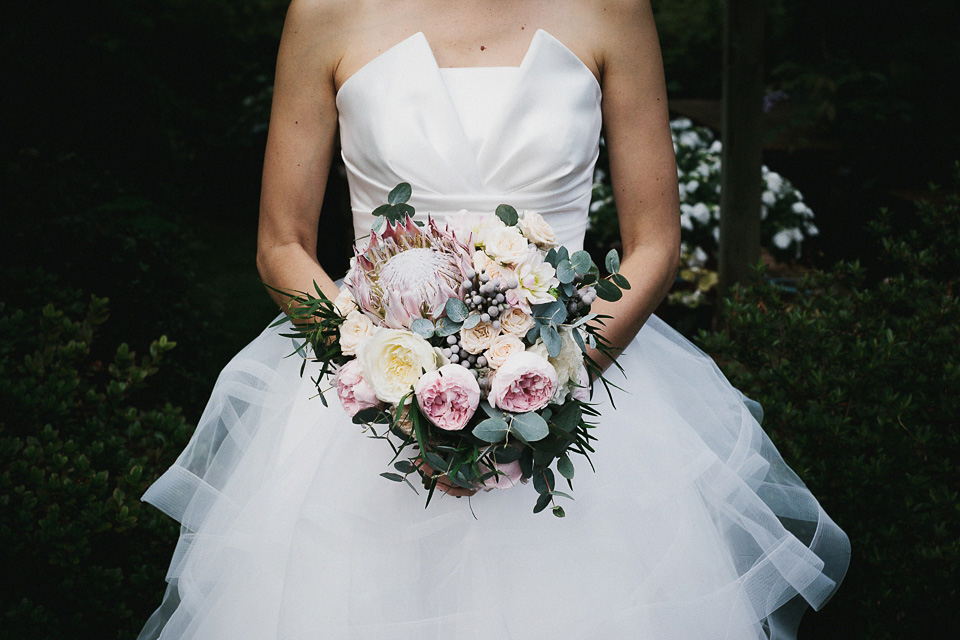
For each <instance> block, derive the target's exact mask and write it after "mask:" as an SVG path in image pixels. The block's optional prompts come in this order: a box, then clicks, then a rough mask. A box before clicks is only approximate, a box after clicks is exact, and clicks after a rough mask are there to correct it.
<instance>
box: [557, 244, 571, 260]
mask: <svg viewBox="0 0 960 640" xmlns="http://www.w3.org/2000/svg"><path fill="white" fill-rule="evenodd" d="M557 257H558V258H560V260H561V261H564V260H569V259H570V251H568V250H567V248H566V247H559V248H557Z"/></svg>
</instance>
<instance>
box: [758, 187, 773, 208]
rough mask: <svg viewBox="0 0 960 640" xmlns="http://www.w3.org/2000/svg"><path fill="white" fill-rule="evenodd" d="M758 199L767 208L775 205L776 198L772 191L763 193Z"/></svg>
mask: <svg viewBox="0 0 960 640" xmlns="http://www.w3.org/2000/svg"><path fill="white" fill-rule="evenodd" d="M760 199H761V200H763V204H765V205H767V206H768V207H772V206H773V205H775V204H777V196H776V195H775V194H774V193H773V191H770V190H766V191H764V192H763V195H762V196H760Z"/></svg>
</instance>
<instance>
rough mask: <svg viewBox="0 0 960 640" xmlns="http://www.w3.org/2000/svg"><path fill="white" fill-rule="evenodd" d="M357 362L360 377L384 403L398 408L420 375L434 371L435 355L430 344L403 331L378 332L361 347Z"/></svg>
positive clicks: (387, 330)
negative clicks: (360, 372)
mask: <svg viewBox="0 0 960 640" xmlns="http://www.w3.org/2000/svg"><path fill="white" fill-rule="evenodd" d="M357 360H359V361H360V365H361V366H362V367H363V377H364V379H365V380H366V381H367V383H368V384H369V385H370V386H371V387H372V388H373V392H374V393H376V394H377V397H378V398H380V399H381V400H383V401H384V402H389V403H391V404H398V403H399V402H400V399H401V398H402V397H403V396H404V395H406V394H407V393H409V392H410V390H411V389H412V388H413V385H415V384H416V383H417V380H419V379H420V374H421V372H423V371H434V370H436V369H437V354H436V352H435V351H434V350H433V347H432V346H431V345H430V343H429V342H427V341H426V340H424V339H423V338H421V337H420V336H418V335H416V334H415V333H410V332H409V331H404V330H402V329H380V330H379V331H377V332H376V333H374V334H373V336H371V337H370V338H368V339H367V340H364V341H363V342H362V343H360V347H359V349H358V350H357Z"/></svg>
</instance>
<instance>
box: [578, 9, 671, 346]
mask: <svg viewBox="0 0 960 640" xmlns="http://www.w3.org/2000/svg"><path fill="white" fill-rule="evenodd" d="M598 4H599V5H601V6H602V11H600V13H601V14H602V17H601V24H602V25H603V30H602V38H603V45H602V47H603V48H602V87H603V122H604V136H605V140H606V144H607V150H608V152H609V157H610V174H611V180H612V185H613V190H614V198H615V202H616V205H617V211H618V212H619V218H620V234H621V237H622V239H623V256H622V262H621V270H620V272H621V273H622V274H623V275H624V276H626V278H627V279H628V280H629V281H630V284H631V289H630V290H629V291H625V292H624V296H623V298H622V299H621V300H619V301H617V302H613V303H610V302H605V301H602V300H598V301H597V302H596V303H594V306H593V310H594V311H596V312H599V313H603V314H607V315H610V316H612V319H610V320H607V321H606V322H607V324H606V328H605V330H604V336H605V337H606V338H607V339H608V340H610V341H611V342H612V343H613V344H615V345H617V346H621V347H622V346H625V345H626V344H627V343H628V342H629V341H630V340H631V339H632V338H633V337H634V336H635V335H636V333H637V332H638V331H639V330H640V328H641V327H642V326H643V323H644V322H646V320H647V318H648V317H649V316H650V314H651V313H653V311H654V309H656V307H657V305H658V304H659V303H660V301H661V300H662V299H663V297H664V296H665V295H666V294H667V291H669V289H670V285H671V283H673V281H674V279H675V278H676V273H677V265H678V262H679V256H680V211H679V206H680V205H679V198H678V194H677V169H676V161H675V159H674V152H673V142H672V140H671V137H670V123H669V115H668V112H667V95H666V87H665V84H664V79H663V64H662V61H661V56H660V45H659V41H658V39H657V33H656V27H655V25H654V21H653V14H652V11H651V9H650V4H649V2H648V0H604V1H603V2H601V3H598Z"/></svg>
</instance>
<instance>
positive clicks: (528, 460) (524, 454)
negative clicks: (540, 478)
mask: <svg viewBox="0 0 960 640" xmlns="http://www.w3.org/2000/svg"><path fill="white" fill-rule="evenodd" d="M520 473H522V474H523V477H524V478H529V477H530V476H531V475H532V474H533V451H532V450H531V449H523V450H522V451H521V453H520Z"/></svg>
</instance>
